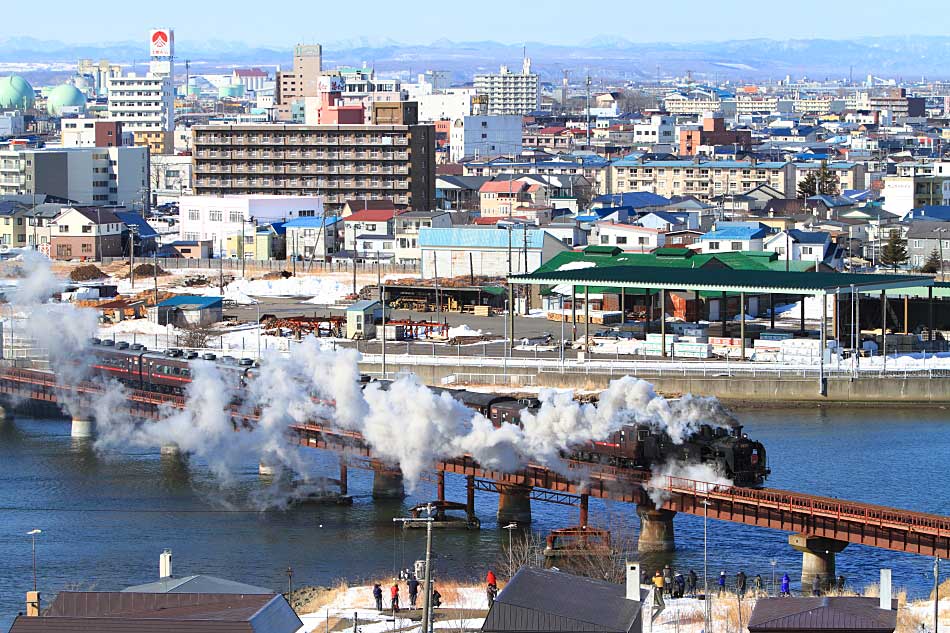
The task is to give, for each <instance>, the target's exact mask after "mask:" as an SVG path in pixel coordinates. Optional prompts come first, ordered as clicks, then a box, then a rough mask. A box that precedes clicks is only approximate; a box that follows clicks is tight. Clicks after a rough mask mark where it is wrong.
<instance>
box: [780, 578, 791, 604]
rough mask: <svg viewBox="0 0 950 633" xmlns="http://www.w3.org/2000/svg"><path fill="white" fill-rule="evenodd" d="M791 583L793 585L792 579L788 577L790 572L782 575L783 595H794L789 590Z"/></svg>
mask: <svg viewBox="0 0 950 633" xmlns="http://www.w3.org/2000/svg"><path fill="white" fill-rule="evenodd" d="M789 585H791V579H790V578H789V577H788V574H783V575H782V596H784V597H786V598H787V597H789V596H791V595H792V593H791V591H789Z"/></svg>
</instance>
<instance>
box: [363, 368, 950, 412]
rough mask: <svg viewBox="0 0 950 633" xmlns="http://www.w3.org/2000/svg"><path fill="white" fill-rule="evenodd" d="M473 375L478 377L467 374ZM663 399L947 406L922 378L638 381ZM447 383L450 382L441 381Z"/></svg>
mask: <svg viewBox="0 0 950 633" xmlns="http://www.w3.org/2000/svg"><path fill="white" fill-rule="evenodd" d="M360 367H361V369H362V371H364V372H368V373H372V374H376V375H378V374H379V372H380V371H381V367H380V365H379V364H376V363H363V364H361V365H360ZM387 371H388V372H389V377H392V376H393V374H394V373H396V372H400V371H410V372H413V373H415V374H417V375H418V376H419V377H420V378H421V379H422V381H423V382H425V383H426V384H429V385H444V386H458V387H462V386H464V385H466V384H480V385H489V386H491V385H498V386H511V387H519V386H531V387H534V386H537V387H560V388H571V389H586V390H597V389H605V388H606V387H607V385H608V384H609V383H610V381H611V380H613V379H615V378H617V377H618V375H617V374H615V375H613V376H611V375H609V374H597V373H590V374H587V373H583V372H565V373H558V372H541V371H531V370H530V369H526V368H522V367H519V368H516V369H513V370H511V371H510V372H508V375H507V376H506V374H505V370H504V369H503V368H501V367H461V368H458V367H452V366H446V365H412V366H408V365H407V366H400V365H396V364H393V363H389V364H387ZM472 372H477V373H472ZM643 378H644V380H648V381H649V382H651V383H653V385H654V386H655V387H656V389H657V391H659V392H661V393H664V394H684V393H691V394H693V395H697V396H716V397H719V398H722V399H723V400H745V401H750V402H853V403H860V402H866V403H879V404H888V403H904V404H912V403H921V404H924V403H931V402H933V403H948V402H950V380H948V379H940V378H926V377H889V378H878V377H873V378H872V377H863V378H857V379H855V380H850V379H848V378H833V379H829V380H828V382H827V395H824V396H823V395H820V394H819V389H818V381H817V379H802V378H785V377H782V378H775V377H771V376H754V377H753V376H747V375H743V376H717V377H708V376H695V377H693V376H660V377H657V376H650V375H645V376H643ZM446 379H449V381H448V382H446Z"/></svg>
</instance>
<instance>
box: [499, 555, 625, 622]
mask: <svg viewBox="0 0 950 633" xmlns="http://www.w3.org/2000/svg"><path fill="white" fill-rule="evenodd" d="M625 594H626V588H625V587H623V586H622V585H615V584H612V583H608V582H603V581H599V580H593V579H591V578H584V577H581V576H574V575H571V574H567V573H564V572H561V571H553V570H549V569H533V568H530V567H522V568H521V569H520V570H519V571H518V573H517V574H515V576H514V578H512V579H511V581H510V582H509V583H508V584H507V585H506V586H505V588H504V589H503V590H502V592H501V593H500V594H498V597H497V598H496V599H495V604H494V605H493V606H492V608H491V610H490V611H489V612H488V617H486V618H485V623H484V624H483V625H482V631H483V632H485V633H507V632H519V633H526V632H538V633H541V632H544V633H557V632H561V631H565V632H567V631H569V632H571V633H584V632H588V631H589V632H597V633H628V632H629V631H632V630H634V629H636V630H639V624H638V622H639V619H640V609H641V603H640V602H639V601H636V600H627V599H626V598H625V597H624V596H625Z"/></svg>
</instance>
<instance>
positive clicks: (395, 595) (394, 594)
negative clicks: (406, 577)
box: [389, 580, 399, 613]
mask: <svg viewBox="0 0 950 633" xmlns="http://www.w3.org/2000/svg"><path fill="white" fill-rule="evenodd" d="M389 597H390V602H391V606H392V609H393V613H396V612H397V611H399V583H398V582H396V581H395V580H394V581H393V586H392V587H390V588H389Z"/></svg>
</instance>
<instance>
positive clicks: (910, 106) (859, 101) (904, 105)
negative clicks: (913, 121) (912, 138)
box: [846, 88, 927, 119]
mask: <svg viewBox="0 0 950 633" xmlns="http://www.w3.org/2000/svg"><path fill="white" fill-rule="evenodd" d="M846 103H847V107H848V109H849V110H877V111H883V110H886V111H888V112H890V114H891V116H892V117H893V118H895V119H896V118H902V117H922V116H926V115H927V107H926V105H927V104H926V100H925V99H924V98H923V97H908V96H907V91H906V90H905V89H904V88H892V89H890V90H885V91H883V92H879V93H872V92H858V93H855V94H854V95H852V96H850V97H848V99H847V100H846Z"/></svg>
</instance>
